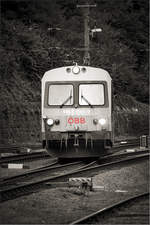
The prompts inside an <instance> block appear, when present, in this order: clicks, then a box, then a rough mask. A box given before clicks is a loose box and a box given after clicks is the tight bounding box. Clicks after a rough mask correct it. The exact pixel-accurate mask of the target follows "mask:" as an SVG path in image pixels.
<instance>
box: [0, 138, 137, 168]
mask: <svg viewBox="0 0 150 225" xmlns="http://www.w3.org/2000/svg"><path fill="white" fill-rule="evenodd" d="M139 143H140V141H139V139H133V140H124V141H119V142H116V143H115V145H114V147H113V148H112V149H111V152H112V154H113V153H115V152H117V151H119V150H123V149H125V148H127V147H135V146H139ZM0 148H2V147H0ZM3 148H4V147H3ZM7 148H8V147H7V146H6V149H7ZM10 148H11V147H10V146H9V150H10ZM19 148H20V147H17V146H14V147H13V146H12V152H13V151H14V149H19ZM16 151H17V150H16ZM18 151H19V150H18ZM49 157H50V155H49V154H48V153H47V152H46V151H41V152H32V153H20V154H18V155H13V156H3V157H1V158H0V164H2V163H14V162H24V161H31V160H38V159H45V158H49Z"/></svg>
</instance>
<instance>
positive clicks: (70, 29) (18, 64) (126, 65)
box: [0, 0, 149, 103]
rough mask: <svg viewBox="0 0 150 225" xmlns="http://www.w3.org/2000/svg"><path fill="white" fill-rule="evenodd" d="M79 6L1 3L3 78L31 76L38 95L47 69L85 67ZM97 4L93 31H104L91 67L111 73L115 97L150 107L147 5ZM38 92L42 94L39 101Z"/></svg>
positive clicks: (66, 0) (67, 1)
mask: <svg viewBox="0 0 150 225" xmlns="http://www.w3.org/2000/svg"><path fill="white" fill-rule="evenodd" d="M83 2H84V1H83ZM93 2H94V1H92V0H91V1H89V3H93ZM80 3H82V1H77V0H42V1H41V0H31V1H28V0H26V1H23V0H2V1H1V45H0V51H1V58H2V59H1V64H2V66H1V68H0V71H1V74H2V75H1V77H2V79H4V80H6V79H8V78H10V77H11V78H12V74H13V76H14V77H16V78H17V79H20V77H22V78H23V80H24V81H25V79H26V78H27V86H28V87H30V86H31V85H32V86H34V92H35V90H37V89H36V87H37V88H39V87H40V78H41V77H42V76H43V73H44V72H45V71H46V70H48V69H51V68H53V67H59V66H63V65H67V64H68V63H69V64H71V62H72V61H77V62H78V63H79V64H82V57H83V52H82V51H77V50H76V49H75V48H79V47H81V46H83V43H84V42H83V16H82V10H80V9H77V8H76V5H77V4H80ZM95 3H96V4H97V7H96V8H94V9H92V10H91V14H90V27H91V28H93V27H94V25H95V21H96V25H97V27H100V28H102V32H101V33H100V34H99V35H98V36H97V37H96V38H95V39H92V38H91V65H93V66H98V67H102V68H104V69H106V70H108V71H109V72H110V74H111V76H112V78H113V81H114V87H115V93H122V92H123V93H125V94H130V95H132V96H135V97H136V99H138V100H139V101H142V102H145V103H147V102H148V69H149V67H148V22H149V17H148V14H149V5H148V4H149V3H148V1H147V0H127V1H124V0H119V1H118V0H111V1H108V0H101V1H100V0H95ZM48 28H49V29H48ZM51 28H57V29H53V30H52V29H51ZM52 47H57V48H52ZM4 65H7V68H6V67H5V66H4ZM30 81H31V82H32V83H30ZM8 82H9V81H8ZM34 82H35V83H34ZM33 83H34V85H33ZM29 89H30V88H29ZM31 92H32V91H31ZM39 93H40V92H39V90H37V91H36V96H37V97H36V98H37V99H39ZM34 97H35V96H34Z"/></svg>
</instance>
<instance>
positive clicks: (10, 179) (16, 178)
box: [0, 161, 92, 187]
mask: <svg viewBox="0 0 150 225" xmlns="http://www.w3.org/2000/svg"><path fill="white" fill-rule="evenodd" d="M81 163H83V162H82V161H78V162H73V163H67V164H63V165H60V164H58V161H55V162H53V163H51V164H49V165H47V166H43V167H39V168H36V169H32V170H29V171H28V172H25V173H21V174H18V175H15V176H10V177H5V178H2V179H0V187H3V186H4V185H9V184H10V185H11V184H12V182H16V181H20V179H23V178H25V179H28V180H29V179H30V178H33V177H32V176H33V175H36V176H38V177H39V175H41V174H42V173H46V172H49V173H50V172H52V171H53V170H57V169H62V168H67V167H70V166H74V165H80V164H81ZM57 164H58V165H57ZM90 164H91V165H92V163H90ZM86 166H87V165H85V167H86ZM36 176H35V177H36ZM35 177H34V178H35Z"/></svg>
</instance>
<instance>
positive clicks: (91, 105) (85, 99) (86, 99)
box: [81, 94, 93, 108]
mask: <svg viewBox="0 0 150 225" xmlns="http://www.w3.org/2000/svg"><path fill="white" fill-rule="evenodd" d="M81 98H83V99H84V101H85V102H86V103H87V104H88V105H89V106H90V107H91V108H93V106H92V105H91V103H90V102H89V101H88V100H87V99H86V98H85V97H84V96H83V94H81Z"/></svg>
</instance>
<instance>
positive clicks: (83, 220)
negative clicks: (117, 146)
mask: <svg viewBox="0 0 150 225" xmlns="http://www.w3.org/2000/svg"><path fill="white" fill-rule="evenodd" d="M146 195H149V191H148V192H144V193H140V194H138V195H135V196H132V197H128V198H126V199H124V200H121V201H119V202H117V203H114V204H111V205H109V206H108V207H104V208H102V209H100V210H98V211H96V212H94V213H91V214H89V215H87V216H84V217H82V218H80V219H78V220H75V221H74V222H72V223H70V225H75V224H93V223H92V220H93V219H94V218H95V217H97V216H101V215H102V214H103V213H105V212H106V211H109V210H111V209H114V208H117V207H119V206H121V205H123V204H125V203H127V202H129V201H132V200H135V199H137V198H141V197H143V196H146Z"/></svg>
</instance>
